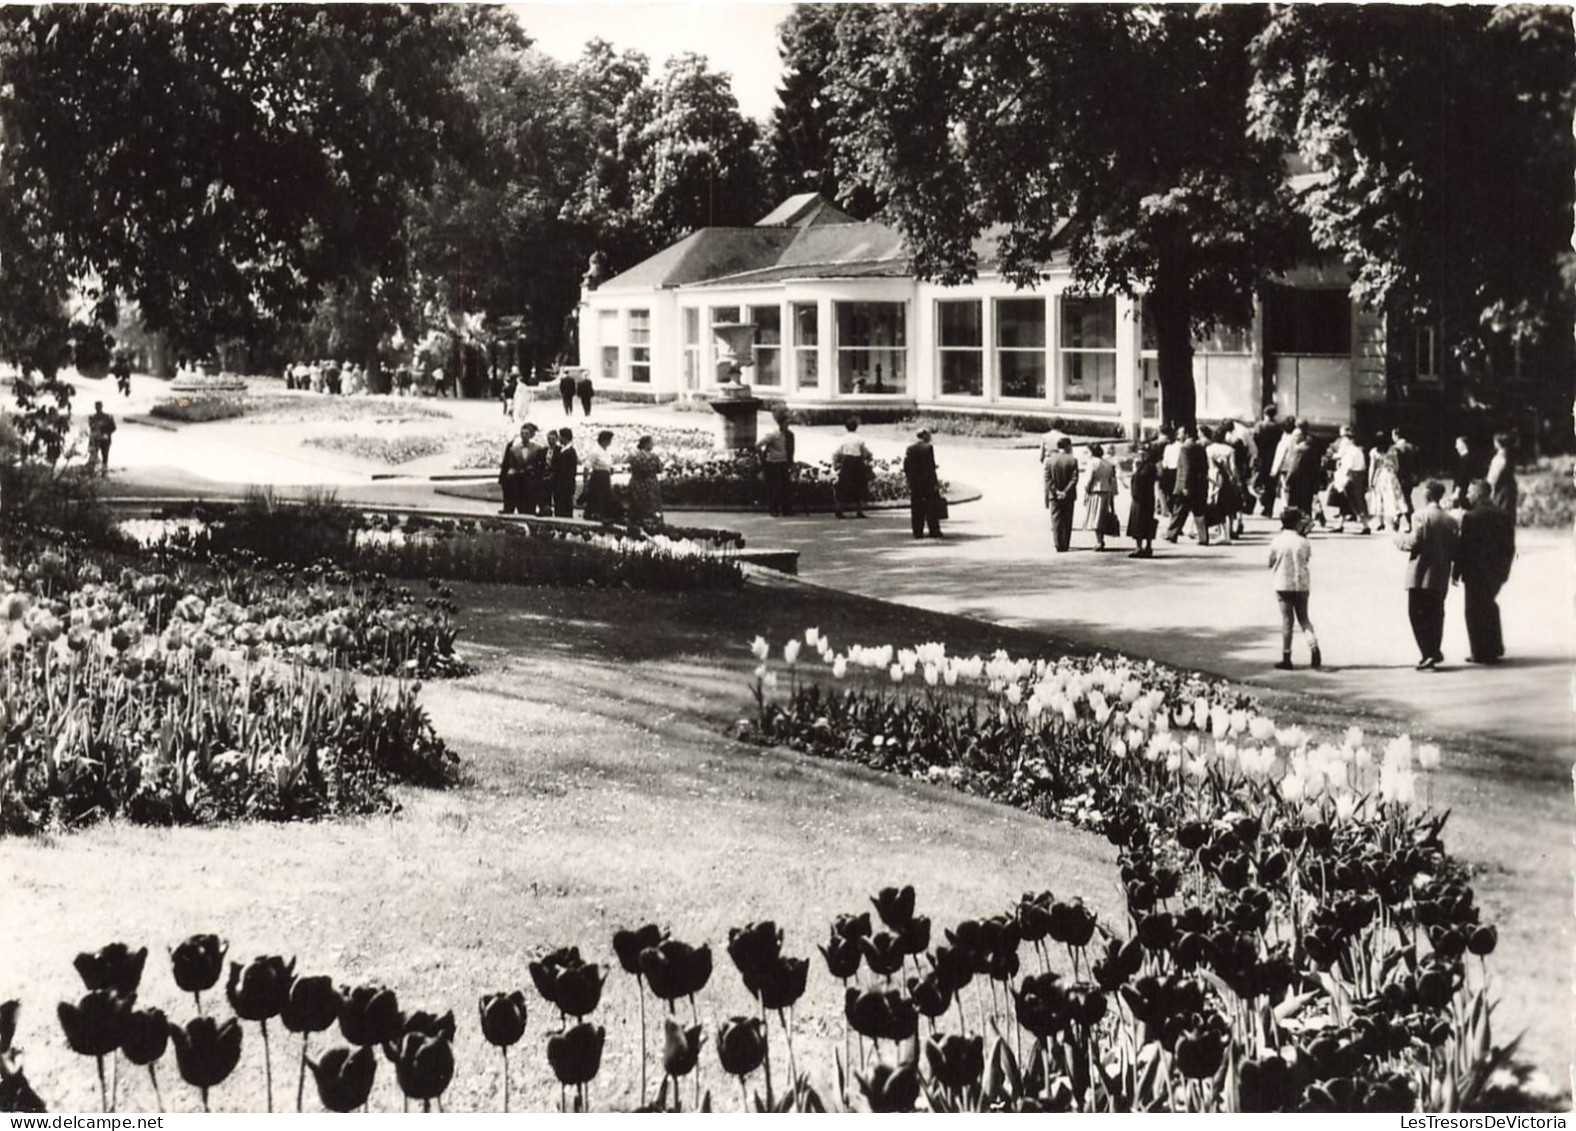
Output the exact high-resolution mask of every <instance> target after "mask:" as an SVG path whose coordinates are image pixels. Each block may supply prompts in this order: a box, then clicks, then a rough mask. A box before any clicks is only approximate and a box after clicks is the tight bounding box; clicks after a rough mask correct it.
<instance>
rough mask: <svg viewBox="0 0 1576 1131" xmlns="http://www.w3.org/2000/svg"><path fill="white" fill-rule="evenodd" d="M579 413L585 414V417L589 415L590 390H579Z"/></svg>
mask: <svg viewBox="0 0 1576 1131" xmlns="http://www.w3.org/2000/svg"><path fill="white" fill-rule="evenodd" d="M580 411H581V412H583V413H585V414H586V415H587V416H590V415H591V390H590V389H581V390H580Z"/></svg>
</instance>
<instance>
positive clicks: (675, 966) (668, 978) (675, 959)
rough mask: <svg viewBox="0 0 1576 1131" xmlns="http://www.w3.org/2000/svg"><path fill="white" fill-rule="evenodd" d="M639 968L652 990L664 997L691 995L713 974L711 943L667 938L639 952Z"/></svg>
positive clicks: (701, 987)
mask: <svg viewBox="0 0 1576 1131" xmlns="http://www.w3.org/2000/svg"><path fill="white" fill-rule="evenodd" d="M640 972H641V973H642V974H644V975H645V976H646V984H647V985H648V986H650V987H651V992H652V993H654V994H656V995H657V997H659V998H661V999H662V1000H663V1001H667V1002H671V1001H674V1000H676V999H678V998H681V997H692V996H694V995H695V994H697V993H699V992H700V991H701V990H702V989H703V988H705V985H706V982H707V981H708V980H709V979H710V978H711V947H709V946H699V947H694V946H690V945H689V944H688V943H682V942H679V941H678V940H677V939H664V940H662V942H661V943H659V944H658V945H657V946H654V947H649V948H647V949H646V950H643V951H641V952H640Z"/></svg>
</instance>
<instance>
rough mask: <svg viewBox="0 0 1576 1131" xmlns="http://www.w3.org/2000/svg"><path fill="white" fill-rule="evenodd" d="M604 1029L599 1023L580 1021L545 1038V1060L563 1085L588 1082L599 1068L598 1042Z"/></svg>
mask: <svg viewBox="0 0 1576 1131" xmlns="http://www.w3.org/2000/svg"><path fill="white" fill-rule="evenodd" d="M606 1039H607V1031H606V1030H605V1029H603V1028H602V1026H600V1025H591V1024H589V1023H587V1022H584V1021H582V1022H581V1023H580V1024H578V1025H576V1026H574V1027H573V1028H572V1029H569V1030H567V1031H566V1032H563V1033H554V1034H553V1035H552V1036H551V1037H548V1038H547V1063H548V1064H550V1065H552V1067H553V1075H554V1076H556V1077H558V1082H559V1083H560V1084H562V1085H564V1086H565V1087H566V1088H574V1087H578V1086H579V1085H581V1084H589V1083H590V1082H591V1081H592V1080H594V1079H596V1074H597V1072H598V1071H600V1070H601V1068H602V1043H603V1041H605V1040H606Z"/></svg>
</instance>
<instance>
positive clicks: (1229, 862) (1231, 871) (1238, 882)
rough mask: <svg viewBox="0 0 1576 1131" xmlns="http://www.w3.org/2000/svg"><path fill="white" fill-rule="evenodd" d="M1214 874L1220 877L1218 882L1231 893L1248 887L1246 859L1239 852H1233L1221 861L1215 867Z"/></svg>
mask: <svg viewBox="0 0 1576 1131" xmlns="http://www.w3.org/2000/svg"><path fill="white" fill-rule="evenodd" d="M1215 874H1216V875H1217V876H1219V877H1220V882H1221V883H1222V884H1224V885H1225V886H1226V887H1228V888H1230V889H1231V890H1232V891H1236V890H1237V889H1239V888H1245V887H1247V886H1248V880H1249V878H1250V877H1249V875H1248V858H1247V857H1246V856H1244V855H1243V854H1242V853H1240V852H1233V853H1232V854H1231V855H1229V856H1227V857H1226V858H1225V859H1223V860H1222V861H1221V862H1220V863H1219V864H1218V865H1217V866H1216V867H1215Z"/></svg>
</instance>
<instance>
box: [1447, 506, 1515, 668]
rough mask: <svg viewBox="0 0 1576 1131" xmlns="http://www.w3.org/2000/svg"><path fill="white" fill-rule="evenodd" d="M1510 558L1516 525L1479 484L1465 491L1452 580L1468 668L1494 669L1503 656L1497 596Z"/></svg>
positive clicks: (1512, 551) (1512, 557) (1513, 556)
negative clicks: (1459, 593) (1457, 588)
mask: <svg viewBox="0 0 1576 1131" xmlns="http://www.w3.org/2000/svg"><path fill="white" fill-rule="evenodd" d="M1515 558H1516V520H1515V519H1514V518H1513V517H1511V516H1510V515H1508V514H1506V513H1505V512H1504V511H1502V510H1500V509H1499V508H1498V507H1496V506H1495V505H1494V503H1493V500H1492V498H1491V497H1490V489H1489V485H1488V484H1487V483H1486V482H1484V481H1483V480H1481V479H1476V480H1473V482H1472V483H1471V485H1470V486H1468V487H1467V511H1466V513H1465V514H1463V515H1462V516H1461V541H1460V545H1459V546H1458V547H1457V550H1456V566H1455V580H1457V581H1458V582H1460V583H1461V586H1462V588H1463V589H1464V590H1465V591H1466V618H1467V640H1468V641H1470V642H1471V645H1472V654H1471V655H1470V656H1468V657H1467V661H1468V662H1469V663H1474V664H1494V663H1498V662H1499V660H1500V658H1501V657H1502V656H1504V654H1505V638H1504V635H1503V634H1502V633H1501V631H1500V624H1499V591H1500V588H1501V587H1502V586H1503V585H1504V584H1505V582H1506V581H1508V580H1510V565H1511V562H1513V561H1514V560H1515Z"/></svg>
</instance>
